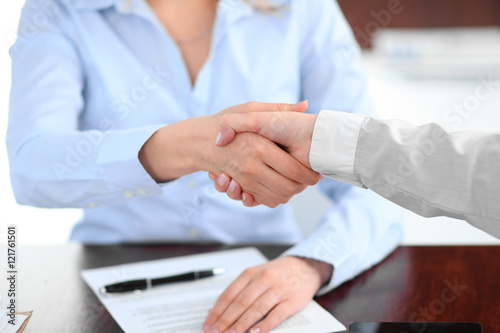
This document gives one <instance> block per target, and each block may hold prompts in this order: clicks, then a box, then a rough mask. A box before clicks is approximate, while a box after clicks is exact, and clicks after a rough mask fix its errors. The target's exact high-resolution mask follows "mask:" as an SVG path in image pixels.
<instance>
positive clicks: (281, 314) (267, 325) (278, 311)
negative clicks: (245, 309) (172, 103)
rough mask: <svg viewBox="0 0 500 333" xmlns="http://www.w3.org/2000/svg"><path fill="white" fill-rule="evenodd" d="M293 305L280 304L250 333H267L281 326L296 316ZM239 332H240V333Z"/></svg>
mask: <svg viewBox="0 0 500 333" xmlns="http://www.w3.org/2000/svg"><path fill="white" fill-rule="evenodd" d="M292 309H293V308H292V306H291V304H289V303H288V302H283V303H280V304H278V305H277V306H276V307H275V308H274V309H273V310H272V311H271V312H270V313H269V314H268V315H267V316H266V318H264V319H263V320H262V321H261V322H259V323H257V324H256V325H255V326H254V327H252V328H251V329H250V333H267V332H270V331H271V330H272V329H273V328H275V327H276V326H278V325H279V324H281V323H282V322H283V321H284V320H285V319H286V318H288V317H290V316H291V315H294V314H295V312H296V311H293V310H292ZM238 332H239V331H238Z"/></svg>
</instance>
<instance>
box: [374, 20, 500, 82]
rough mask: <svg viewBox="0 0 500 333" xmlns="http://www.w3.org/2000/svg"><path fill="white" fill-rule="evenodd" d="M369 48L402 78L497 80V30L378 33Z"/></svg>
mask: <svg viewBox="0 0 500 333" xmlns="http://www.w3.org/2000/svg"><path fill="white" fill-rule="evenodd" d="M373 45H374V52H375V53H376V54H377V55H379V56H382V57H383V58H384V59H385V60H386V63H387V66H388V67H389V69H390V70H391V71H395V72H396V73H398V74H401V75H404V76H409V77H413V78H425V79H470V78H477V77H479V76H489V75H494V76H500V27H488V28H439V29H430V28H426V29H407V28H405V29H381V30H380V33H379V34H378V35H377V36H376V37H375V38H374V41H373Z"/></svg>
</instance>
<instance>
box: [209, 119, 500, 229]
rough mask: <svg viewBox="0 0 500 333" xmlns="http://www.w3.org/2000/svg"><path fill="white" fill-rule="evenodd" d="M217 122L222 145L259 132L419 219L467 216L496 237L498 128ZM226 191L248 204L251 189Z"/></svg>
mask: <svg viewBox="0 0 500 333" xmlns="http://www.w3.org/2000/svg"><path fill="white" fill-rule="evenodd" d="M221 123H222V125H221V132H220V133H221V134H220V135H219V136H218V139H217V144H218V145H220V146H224V145H226V144H227V143H228V142H230V141H231V140H232V138H233V137H234V136H235V134H236V133H242V132H254V133H258V134H261V135H263V136H264V137H266V138H268V139H270V140H273V141H275V142H276V143H279V144H280V145H282V146H283V147H286V149H287V150H288V151H289V152H290V153H291V155H292V156H294V157H296V158H297V159H298V160H299V161H301V162H302V163H303V164H304V165H306V166H308V167H310V168H312V169H313V170H315V171H317V172H319V173H321V174H323V175H325V176H327V177H330V178H332V179H336V180H339V181H342V182H345V183H348V184H352V185H355V186H358V187H363V188H368V189H371V190H372V191H374V192H376V193H378V194H380V195H381V196H383V197H385V198H387V199H389V200H391V201H392V202H395V203H397V204H398V205H400V206H402V207H405V208H407V209H409V210H411V211H413V212H415V213H417V214H419V215H422V216H426V217H431V216H442V215H444V216H449V217H453V218H457V219H461V220H465V221H467V222H469V223H470V224H472V225H473V226H475V227H477V228H479V229H482V230H484V231H486V232H488V233H489V234H491V235H493V236H495V237H497V238H500V204H499V203H500V177H499V176H498V170H499V166H500V133H483V132H474V131H464V132H456V133H448V132H446V131H445V130H443V129H442V128H441V127H440V126H439V125H437V124H433V123H430V124H425V125H422V126H415V125H413V124H410V123H408V122H404V121H401V120H378V119H373V118H371V117H367V116H363V115H360V114H350V113H346V112H336V111H327V110H325V111H321V112H320V113H319V115H315V114H314V115H312V114H301V113H297V112H285V113H282V114H277V113H262V114H255V113H249V114H247V115H228V116H224V117H223V118H222V120H221ZM221 177H226V175H220V176H219V177H218V178H217V179H216V187H217V188H218V189H219V190H220V191H227V190H229V189H227V188H225V187H223V186H221V185H220V183H219V182H218V180H219V179H220V178H221ZM212 178H215V177H214V176H212ZM243 191H244V188H243ZM228 195H229V196H230V197H232V198H235V199H242V200H243V201H244V203H245V204H246V205H248V206H253V205H254V198H253V197H252V196H251V195H250V194H246V193H243V194H242V193H241V191H239V192H237V191H229V193H228Z"/></svg>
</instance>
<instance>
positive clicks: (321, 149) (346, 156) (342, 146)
mask: <svg viewBox="0 0 500 333" xmlns="http://www.w3.org/2000/svg"><path fill="white" fill-rule="evenodd" d="M367 118H368V117H367V116H364V115H361V114H357V113H348V112H339V111H325V110H324V111H321V112H320V113H319V115H318V118H317V119H316V124H315V125H314V131H313V136H312V141H311V151H310V153H309V162H310V164H311V167H312V169H313V170H314V171H316V172H319V173H321V174H322V175H324V176H326V177H328V178H332V179H335V180H338V181H341V182H344V183H347V184H350V185H354V186H358V187H365V186H364V185H363V183H362V182H361V178H360V177H359V175H357V174H356V173H355V171H354V161H355V157H356V148H357V145H358V139H359V132H360V130H361V126H362V124H363V122H364V121H365V120H366V119H367Z"/></svg>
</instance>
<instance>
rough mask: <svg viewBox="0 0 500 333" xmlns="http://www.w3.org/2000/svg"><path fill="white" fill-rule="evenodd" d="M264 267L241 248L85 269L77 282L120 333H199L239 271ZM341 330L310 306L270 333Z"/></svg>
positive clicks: (253, 251) (254, 252)
mask: <svg viewBox="0 0 500 333" xmlns="http://www.w3.org/2000/svg"><path fill="white" fill-rule="evenodd" d="M266 261H267V259H266V258H265V257H264V256H263V255H262V254H261V253H260V252H259V251H258V250H257V249H255V248H244V249H235V250H228V251H220V252H212V253H204V254H196V255H190V256H185V257H177V258H170V259H161V260H152V261H144V262H140V263H133V264H126V265H119V266H112V267H104V268H96V269H89V270H85V271H83V272H82V277H83V279H84V280H85V281H86V282H87V284H88V285H89V286H90V288H91V289H92V290H93V291H94V293H95V294H96V295H97V297H98V298H99V300H100V301H101V302H102V304H103V305H104V306H105V307H106V309H108V311H109V313H110V314H111V315H112V316H113V318H114V319H115V320H116V322H117V323H118V324H119V325H120V326H121V328H122V329H123V330H124V331H125V332H134V333H137V332H148V333H160V332H161V333H200V332H201V326H202V324H203V322H204V321H205V318H206V316H207V314H208V311H209V309H210V308H212V306H213V305H214V303H215V301H216V300H217V297H218V296H219V295H220V294H221V293H222V291H224V289H225V288H226V287H227V286H228V285H229V284H230V283H231V282H232V281H234V280H235V279H236V277H238V275H239V274H240V273H241V272H242V271H243V270H244V269H245V268H247V267H250V266H255V265H259V264H262V263H265V262H266ZM219 267H222V268H225V272H224V273H223V274H221V275H217V276H214V277H210V278H205V279H200V280H196V281H189V282H180V283H174V284H165V285H163V286H157V287H154V288H152V289H150V290H146V291H144V292H133V293H127V294H111V295H109V294H108V295H106V294H101V293H100V292H99V289H100V288H101V287H103V286H104V285H108V284H112V283H117V282H120V281H127V280H132V279H141V278H155V277H161V276H169V275H175V274H180V273H185V272H189V271H197V270H204V269H212V268H219ZM344 330H345V327H344V326H343V325H342V324H341V323H340V322H339V321H338V320H337V319H335V318H334V317H333V316H332V315H331V314H330V313H328V312H327V311H326V310H325V309H323V308H322V307H321V306H319V304H318V303H316V302H315V301H311V303H309V305H307V306H306V308H305V309H303V310H302V311H301V312H299V313H297V314H296V315H294V316H292V317H290V318H288V319H287V320H285V321H284V322H283V323H282V324H281V325H279V326H278V327H277V328H275V329H274V330H273V332H279V333H304V332H308V333H329V332H340V331H344Z"/></svg>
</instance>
